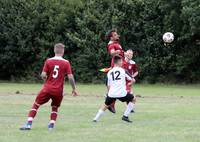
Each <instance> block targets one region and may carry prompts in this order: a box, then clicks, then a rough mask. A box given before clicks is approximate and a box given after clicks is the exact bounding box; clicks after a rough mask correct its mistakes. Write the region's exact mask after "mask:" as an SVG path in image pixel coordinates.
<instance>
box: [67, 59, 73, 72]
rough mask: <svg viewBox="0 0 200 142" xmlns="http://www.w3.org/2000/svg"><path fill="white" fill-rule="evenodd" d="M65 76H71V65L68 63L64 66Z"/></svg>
mask: <svg viewBox="0 0 200 142" xmlns="http://www.w3.org/2000/svg"><path fill="white" fill-rule="evenodd" d="M66 74H72V70H71V65H70V63H69V62H67V64H66Z"/></svg>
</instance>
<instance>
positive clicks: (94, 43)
mask: <svg viewBox="0 0 200 142" xmlns="http://www.w3.org/2000/svg"><path fill="white" fill-rule="evenodd" d="M199 6H200V1H198V0H82V1H81V0H71V1H69V0H0V80H11V79H14V80H18V79H24V80H25V81H29V80H36V79H38V77H39V73H40V71H41V68H42V66H43V62H44V61H45V59H47V58H48V57H51V56H53V45H54V44H55V43H57V42H62V43H64V44H65V45H66V54H65V58H66V59H69V60H70V62H71V64H72V68H73V71H74V74H75V77H76V79H77V80H78V81H80V82H102V79H103V78H104V74H101V73H98V69H100V68H103V67H109V66H110V60H111V57H110V56H109V55H108V53H107V49H106V45H107V43H108V40H106V39H105V33H106V32H107V31H108V30H109V29H112V28H116V29H117V30H118V32H119V33H120V35H121V38H120V39H121V40H120V42H121V44H122V47H123V48H124V49H125V50H126V49H129V48H131V49H133V50H134V51H135V56H134V60H135V61H136V63H137V64H138V67H139V77H138V78H137V80H138V81H146V82H149V83H155V82H174V83H182V82H186V83H196V82H199V81H200V7H199ZM167 31H170V32H172V33H174V35H175V41H174V42H173V44H172V45H170V46H168V47H166V46H164V44H163V41H162V35H163V34H164V33H165V32H167Z"/></svg>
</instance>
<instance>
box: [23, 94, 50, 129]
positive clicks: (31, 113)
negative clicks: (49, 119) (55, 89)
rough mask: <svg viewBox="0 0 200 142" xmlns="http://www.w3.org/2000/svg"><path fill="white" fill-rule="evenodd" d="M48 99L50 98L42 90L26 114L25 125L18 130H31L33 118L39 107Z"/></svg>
mask: <svg viewBox="0 0 200 142" xmlns="http://www.w3.org/2000/svg"><path fill="white" fill-rule="evenodd" d="M49 99H50V96H49V95H48V93H47V92H45V91H44V90H41V91H40V92H39V94H38V96H37V97H36V99H35V102H34V103H33V105H32V108H31V110H30V111H29V113H28V118H27V122H26V124H25V125H24V126H23V127H21V128H20V130H30V129H31V128H32V123H33V119H34V118H35V116H36V114H37V111H38V109H39V107H40V105H42V104H44V103H46V102H48V101H49Z"/></svg>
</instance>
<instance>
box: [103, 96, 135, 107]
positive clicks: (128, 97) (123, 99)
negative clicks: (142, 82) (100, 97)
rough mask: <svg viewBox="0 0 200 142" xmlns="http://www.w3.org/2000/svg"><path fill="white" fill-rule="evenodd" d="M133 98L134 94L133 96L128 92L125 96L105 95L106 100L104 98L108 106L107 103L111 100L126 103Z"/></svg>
mask: <svg viewBox="0 0 200 142" xmlns="http://www.w3.org/2000/svg"><path fill="white" fill-rule="evenodd" d="M133 98H134V96H133V95H132V94H129V93H128V94H127V95H126V96H124V97H121V98H111V97H109V96H107V97H106V100H105V104H106V105H107V106H109V105H111V104H112V103H113V102H115V101H116V99H118V100H120V101H121V102H127V103H129V102H132V101H133Z"/></svg>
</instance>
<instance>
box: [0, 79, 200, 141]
mask: <svg viewBox="0 0 200 142" xmlns="http://www.w3.org/2000/svg"><path fill="white" fill-rule="evenodd" d="M40 88H41V84H16V83H0V128H1V129H0V142H36V141H38V142H199V141H200V113H199V110H200V85H189V86H186V85H143V84H141V85H140V84H139V85H136V86H135V87H134V90H135V92H136V94H138V95H141V96H142V97H141V98H138V102H137V108H136V113H135V114H131V115H130V119H132V120H133V121H134V122H133V123H132V124H127V123H125V122H122V121H121V120H120V119H121V115H122V113H123V111H124V108H125V107H124V104H122V103H121V102H117V105H116V107H117V108H116V109H117V113H116V114H114V115H113V114H111V113H109V112H106V113H105V115H104V116H103V117H102V119H101V120H100V122H98V123H96V124H94V123H92V122H91V120H92V118H93V117H94V115H95V114H96V112H97V110H98V108H99V106H100V105H101V104H102V103H103V100H104V97H103V95H104V94H105V91H106V89H105V86H104V85H82V84H79V85H78V91H79V94H80V96H79V97H71V96H70V95H69V93H70V88H69V86H67V87H66V90H65V92H67V95H66V96H65V98H64V100H63V103H62V106H61V108H60V112H59V117H58V121H57V124H56V129H55V130H54V131H52V132H49V131H48V130H47V123H48V121H49V114H50V107H49V104H46V105H44V106H42V107H41V108H40V110H39V113H38V115H37V117H36V119H35V121H34V125H33V129H32V130H31V131H29V132H21V131H19V130H18V128H19V127H20V126H21V125H22V124H23V123H24V122H25V120H26V115H27V112H28V110H29V109H30V107H31V105H32V102H33V101H34V98H35V95H36V94H37V92H38V91H39V90H40ZM16 91H19V92H20V94H16Z"/></svg>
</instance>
